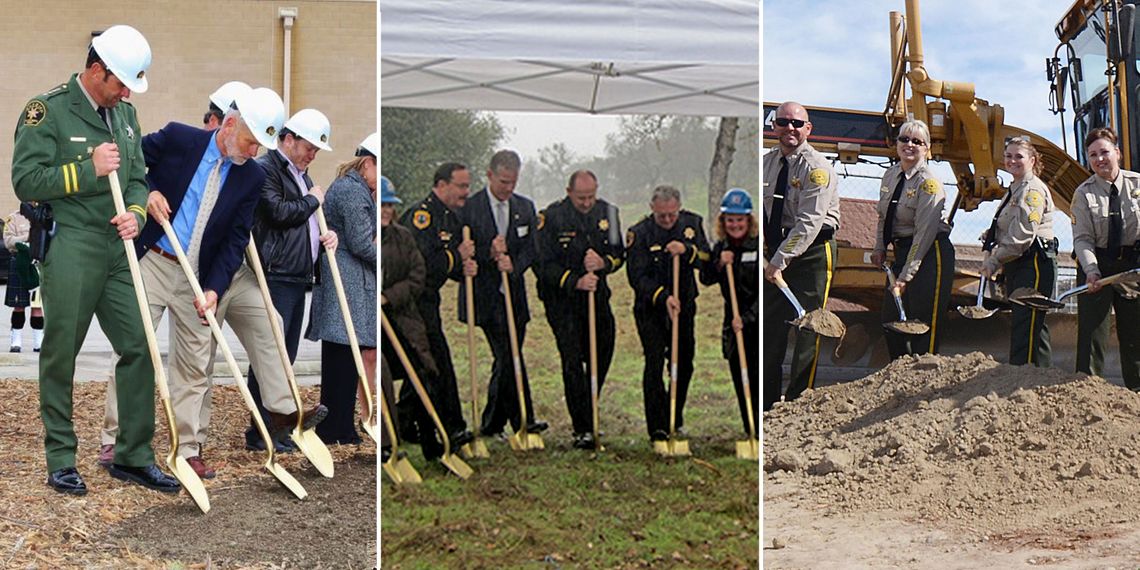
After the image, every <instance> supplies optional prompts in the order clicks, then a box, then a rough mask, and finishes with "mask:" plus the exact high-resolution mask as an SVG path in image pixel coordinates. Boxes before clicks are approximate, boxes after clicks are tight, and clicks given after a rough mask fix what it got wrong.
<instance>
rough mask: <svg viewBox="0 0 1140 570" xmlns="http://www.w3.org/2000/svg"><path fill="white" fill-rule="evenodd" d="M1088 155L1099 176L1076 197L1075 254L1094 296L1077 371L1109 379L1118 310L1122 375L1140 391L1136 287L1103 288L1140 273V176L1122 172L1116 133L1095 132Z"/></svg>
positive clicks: (1087, 302) (1083, 306)
mask: <svg viewBox="0 0 1140 570" xmlns="http://www.w3.org/2000/svg"><path fill="white" fill-rule="evenodd" d="M1085 149H1086V151H1087V152H1086V154H1087V155H1088V158H1089V165H1090V166H1092V169H1093V172H1095V174H1094V175H1093V176H1091V177H1089V179H1088V180H1086V181H1084V183H1082V184H1081V185H1080V186H1078V187H1077V190H1076V192H1075V193H1074V195H1073V208H1072V214H1073V251H1074V252H1075V253H1076V255H1077V261H1078V262H1079V265H1080V266H1079V267H1078V268H1077V282H1078V283H1088V285H1089V292H1088V293H1086V294H1084V295H1081V296H1080V297H1078V298H1077V313H1078V315H1077V371H1078V372H1085V373H1088V374H1096V375H1098V376H1100V375H1103V372H1104V345H1105V343H1106V342H1107V339H1108V329H1109V326H1110V323H1109V320H1108V315H1109V312H1110V310H1112V309H1115V310H1116V337H1117V339H1118V340H1119V341H1120V369H1121V370H1120V371H1121V375H1122V376H1123V377H1124V385H1125V386H1127V387H1128V388H1129V389H1131V390H1133V391H1137V390H1140V350H1138V349H1137V348H1136V343H1137V342H1140V300H1137V290H1136V288H1135V287H1124V286H1121V285H1113V286H1112V287H1108V288H1101V285H1100V284H1099V283H1098V281H1100V280H1101V279H1103V278H1105V277H1108V276H1109V275H1113V274H1116V273H1120V272H1122V271H1127V270H1129V269H1133V268H1135V267H1137V266H1138V265H1140V264H1138V263H1137V253H1138V247H1137V239H1138V238H1140V174H1137V173H1135V172H1132V171H1129V170H1121V168H1120V148H1119V147H1117V146H1116V133H1115V132H1113V131H1112V129H1103V128H1102V129H1093V131H1092V132H1090V133H1089V134H1088V136H1086V137H1085Z"/></svg>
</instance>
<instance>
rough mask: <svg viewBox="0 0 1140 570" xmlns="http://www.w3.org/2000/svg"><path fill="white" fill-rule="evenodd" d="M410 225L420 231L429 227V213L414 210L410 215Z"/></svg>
mask: <svg viewBox="0 0 1140 570" xmlns="http://www.w3.org/2000/svg"><path fill="white" fill-rule="evenodd" d="M412 225H414V226H416V229H417V230H422V229H424V228H426V227H428V226H430V225H431V213H429V212H428V211H427V210H416V213H414V214H412Z"/></svg>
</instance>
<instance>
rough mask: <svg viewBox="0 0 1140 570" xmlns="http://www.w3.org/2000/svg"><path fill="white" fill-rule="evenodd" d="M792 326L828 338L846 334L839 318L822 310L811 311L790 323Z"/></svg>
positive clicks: (845, 329) (845, 328)
mask: <svg viewBox="0 0 1140 570" xmlns="http://www.w3.org/2000/svg"><path fill="white" fill-rule="evenodd" d="M792 324H793V325H795V326H797V327H800V328H804V329H808V330H813V331H815V332H816V333H819V334H820V335H822V336H826V337H830V338H840V337H842V336H843V333H845V332H847V327H846V326H844V325H843V321H841V320H839V316H838V315H836V314H835V313H833V312H831V311H827V310H824V309H816V310H814V311H811V312H809V313H807V314H805V315H804V316H802V317H800V318H798V319H796V320H794V321H792Z"/></svg>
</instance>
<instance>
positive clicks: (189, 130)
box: [135, 88, 285, 479]
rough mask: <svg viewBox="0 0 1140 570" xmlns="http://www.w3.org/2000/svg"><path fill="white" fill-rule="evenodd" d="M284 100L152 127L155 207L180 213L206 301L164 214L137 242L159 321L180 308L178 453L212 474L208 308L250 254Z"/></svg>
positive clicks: (262, 92) (258, 99) (176, 316)
mask: <svg viewBox="0 0 1140 570" xmlns="http://www.w3.org/2000/svg"><path fill="white" fill-rule="evenodd" d="M284 110H285V108H284V105H283V104H282V103H281V98H280V97H279V96H278V95H277V94H276V93H274V92H273V91H272V90H270V89H265V88H260V89H254V90H251V91H249V92H248V93H243V94H241V95H240V96H239V97H238V98H237V99H236V100H235V101H234V105H233V106H232V107H231V109H230V110H229V111H228V112H227V113H226V115H225V118H224V119H223V120H222V126H221V127H220V128H218V129H217V130H215V131H206V130H203V129H199V128H196V127H191V126H189V125H183V124H180V123H170V124H168V125H166V126H165V127H163V128H162V130H160V131H158V132H155V133H151V134H149V135H147V136H145V137H143V142H142V148H143V156H144V158H145V159H146V165H147V168H148V172H147V184H148V185H149V187H150V188H151V192H150V195H149V196H148V199H147V213H148V214H149V215H150V216H151V217H152V218H154V219H155V220H163V219H165V220H169V221H170V225H171V227H172V228H173V229H174V233H175V234H176V236H177V237H178V241H179V243H180V245H181V247H182V249H183V251H185V252H186V256H187V258H188V260H189V261H190V265H191V267H193V268H194V269H195V271H196V273H197V275H198V282H199V284H200V285H201V287H202V290H203V292H204V294H205V298H206V300H205V303H204V304H199V303H198V301H197V300H196V299H195V298H194V293H193V291H192V289H191V287H190V284H189V283H188V282H187V280H186V277H185V275H184V274H183V272H182V269H181V267H180V266H179V264H178V261H177V258H176V257H175V255H174V246H173V244H171V243H170V240H169V238H167V237H166V234H165V232H164V231H163V229H162V226H161V224H158V223H152V224H147V225H146V227H145V228H144V229H143V231H142V234H141V236H140V237H139V239H138V241H136V242H135V247H136V250H137V253H138V255H139V256H140V257H141V261H140V263H139V266H140V270H141V272H142V276H143V282H144V283H145V285H146V292H147V301H148V303H149V304H150V311H151V317H152V318H153V319H154V321H155V323H156V325H157V323H158V320H159V319H160V318H161V317H162V313H163V311H164V310H165V309H170V314H171V322H172V326H173V339H172V342H171V345H172V350H171V351H170V352H171V362H170V380H171V383H170V395H171V400H172V404H173V405H174V417H175V423H176V425H177V427H178V437H179V446H178V447H179V449H178V454H179V455H180V456H182V457H184V458H186V460H187V463H189V464H190V466H191V467H193V468H194V471H195V472H196V473H197V474H198V476H199V477H202V478H204V479H208V478H211V477H213V476H214V471H213V469H210V468H209V467H208V466H207V465H206V464H205V462H204V461H203V460H202V457H201V451H200V450H201V445H202V444H203V443H204V442H205V438H206V427H207V425H208V423H209V415H208V413H206V414H203V406H204V405H205V404H204V402H205V401H206V400H208V398H209V381H208V379H207V373H206V368H207V365H208V362H209V359H210V354H211V351H210V330H209V329H208V328H206V327H204V326H202V325H203V324H204V322H205V321H204V319H203V317H204V316H205V312H206V311H214V310H215V309H216V307H217V303H218V299H219V298H221V297H222V296H223V295H225V293H226V289H227V288H229V286H230V281H231V280H232V279H233V276H234V273H235V272H236V271H237V269H238V267H239V266H240V265H241V263H242V261H243V260H244V258H245V246H246V244H247V243H249V231H250V228H251V227H252V226H253V210H254V208H255V207H256V206H257V201H258V199H259V198H260V192H261V187H262V186H263V185H264V183H265V173H264V172H263V171H262V169H261V168H260V167H259V166H258V165H257V163H256V162H253V161H252V160H250V159H252V158H254V157H255V156H256V155H257V153H258V151H259V150H260V148H261V147H262V146H265V147H267V148H270V149H272V148H276V145H277V139H276V138H275V137H274V135H275V134H276V133H277V132H278V131H280V129H281V127H282V125H283V123H284V119H285V113H284Z"/></svg>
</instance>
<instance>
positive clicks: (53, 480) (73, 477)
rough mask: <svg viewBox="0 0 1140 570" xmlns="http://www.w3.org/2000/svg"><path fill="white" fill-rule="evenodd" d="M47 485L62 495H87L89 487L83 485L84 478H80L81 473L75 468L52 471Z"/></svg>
mask: <svg viewBox="0 0 1140 570" xmlns="http://www.w3.org/2000/svg"><path fill="white" fill-rule="evenodd" d="M47 484H48V486H49V487H51V488H52V489H55V490H56V491H59V492H60V493H67V494H68V495H86V494H87V485H86V484H84V483H83V477H80V476H79V471H76V469H75V468H74V467H64V468H63V469H56V470H55V471H52V472H51V473H49V474H48V478H47Z"/></svg>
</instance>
